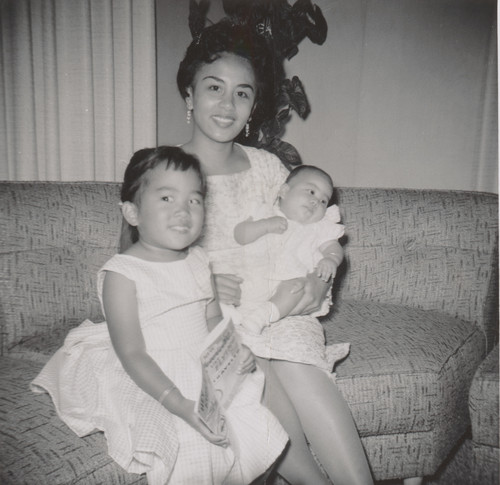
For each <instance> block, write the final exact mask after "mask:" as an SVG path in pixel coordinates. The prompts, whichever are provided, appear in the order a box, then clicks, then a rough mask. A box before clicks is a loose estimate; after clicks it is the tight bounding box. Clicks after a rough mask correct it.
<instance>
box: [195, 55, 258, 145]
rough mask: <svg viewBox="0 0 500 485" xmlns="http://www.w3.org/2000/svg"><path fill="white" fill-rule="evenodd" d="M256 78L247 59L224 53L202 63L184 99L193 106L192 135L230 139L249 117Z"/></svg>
mask: <svg viewBox="0 0 500 485" xmlns="http://www.w3.org/2000/svg"><path fill="white" fill-rule="evenodd" d="M256 91H257V88H256V81H255V75H254V72H253V69H252V66H251V64H250V62H249V61H247V60H246V59H244V58H242V57H238V56H236V55H234V54H229V53H224V54H222V56H221V57H220V58H219V59H217V60H216V61H214V62H212V63H211V64H204V65H203V66H202V67H201V68H200V70H199V71H198V72H197V73H196V76H195V78H194V81H193V85H192V86H191V87H189V88H188V93H189V95H188V97H187V98H186V103H187V106H188V108H189V109H192V110H193V120H194V130H195V131H194V136H199V135H200V134H202V135H204V136H206V137H207V138H209V139H211V140H214V141H217V142H230V141H232V140H234V138H236V136H238V134H239V133H240V132H241V130H242V129H243V127H244V126H245V124H246V122H247V121H248V119H249V117H250V115H251V113H252V109H253V106H254V103H255V97H256Z"/></svg>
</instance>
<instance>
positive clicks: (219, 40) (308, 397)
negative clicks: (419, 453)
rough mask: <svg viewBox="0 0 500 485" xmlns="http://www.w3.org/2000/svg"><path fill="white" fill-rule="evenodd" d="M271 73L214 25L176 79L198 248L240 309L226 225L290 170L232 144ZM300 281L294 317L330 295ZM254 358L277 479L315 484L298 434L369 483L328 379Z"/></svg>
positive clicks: (238, 39)
mask: <svg viewBox="0 0 500 485" xmlns="http://www.w3.org/2000/svg"><path fill="white" fill-rule="evenodd" d="M270 74H272V64H271V63H270V62H269V57H268V56H267V54H266V47H265V44H264V43H263V41H262V40H259V38H258V36H254V35H252V34H251V33H249V32H247V31H246V30H245V29H244V28H243V27H238V26H234V25H232V24H230V23H229V22H228V21H221V22H219V23H218V24H215V25H213V26H210V27H208V28H206V29H205V30H204V31H203V32H202V34H201V35H200V36H198V37H197V38H196V39H194V40H193V42H192V43H191V45H190V46H189V47H188V49H187V52H186V55H185V58H184V60H183V61H182V62H181V64H180V67H179V71H178V75H177V84H178V87H179V90H180V93H181V95H182V97H183V98H184V99H185V102H186V107H187V120H188V122H191V121H192V124H193V134H192V137H191V139H190V140H189V141H188V142H187V143H186V144H184V146H183V148H184V150H185V151H187V152H188V153H192V154H194V155H196V156H197V157H198V158H199V160H200V162H201V165H202V169H203V170H204V172H205V174H206V175H207V178H208V193H207V199H206V223H205V229H204V234H203V237H202V239H201V241H200V243H201V245H202V246H203V247H205V249H207V250H208V252H209V256H210V259H211V262H212V264H213V270H214V273H215V274H216V289H217V292H218V295H219V298H220V300H221V301H223V302H225V303H228V304H234V305H237V304H238V303H239V284H240V283H241V281H240V280H239V279H238V278H237V277H236V276H235V275H234V274H233V273H234V269H233V268H234V267H235V266H234V265H235V264H236V263H237V262H239V263H240V264H241V263H242V261H241V259H242V252H241V247H240V246H239V245H238V244H237V243H236V242H235V241H234V238H233V229H234V227H235V226H236V224H237V223H238V222H240V221H241V220H242V214H244V210H245V208H246V206H247V205H248V204H249V203H250V202H253V201H258V202H261V203H266V202H269V201H273V200H274V199H275V198H276V196H277V192H278V189H279V187H280V186H281V185H282V184H283V182H284V180H285V178H286V175H287V173H288V171H287V170H286V169H285V168H284V166H283V165H282V164H281V162H280V161H279V159H278V158H277V157H275V156H274V155H271V154H270V153H268V152H266V151H264V150H258V149H255V148H249V147H244V146H243V145H240V144H238V143H236V142H235V139H236V138H237V137H238V136H239V135H240V133H241V132H248V123H251V121H252V118H253V119H254V120H255V119H256V118H259V119H260V118H261V117H262V116H263V111H264V109H265V106H266V101H267V102H269V99H271V98H270V96H269V95H270V94H272V89H271V88H272V85H273V81H272V79H269V75H270ZM270 89H271V93H269V90H270ZM244 263H245V262H244V261H243V264H244ZM247 263H248V264H251V262H247ZM303 283H304V296H303V297H302V298H301V299H300V301H299V302H298V303H297V306H296V307H295V309H294V310H293V312H292V314H295V315H300V314H307V313H311V312H312V311H314V310H316V309H318V308H319V306H320V304H321V302H322V301H323V299H324V297H325V295H326V293H327V291H328V289H329V286H328V285H326V284H325V283H324V282H322V281H321V279H319V278H318V277H316V276H315V275H309V276H308V277H307V278H304V281H303ZM287 284H288V283H287V282H284V283H282V285H287ZM285 287H286V286H285ZM318 325H319V324H318ZM271 328H272V326H271V327H270V329H271ZM321 332H322V330H321ZM321 335H322V334H321ZM322 338H323V342H322V345H323V347H324V337H322ZM290 339H292V340H293V339H295V340H296V342H291V343H297V344H300V345H302V344H304V343H305V344H306V345H308V344H309V340H311V339H312V340H311V342H310V343H311V345H312V348H314V349H315V348H317V345H318V342H317V339H318V329H317V328H316V329H315V330H314V331H313V330H312V329H311V330H310V329H305V330H304V329H303V328H302V329H301V330H299V333H298V334H294V335H292V336H290ZM299 340H300V342H299ZM258 361H259V365H260V366H261V367H262V368H263V369H264V371H265V372H266V378H267V385H266V395H265V399H266V404H267V406H268V407H269V408H270V409H271V410H272V411H273V413H274V414H275V415H276V416H277V417H278V419H279V420H280V421H281V423H282V425H283V426H284V428H285V429H286V430H287V432H288V433H289V436H290V438H291V447H290V448H289V450H288V452H287V453H286V455H285V456H284V458H283V460H282V462H281V463H280V464H279V469H278V471H279V473H280V474H281V475H282V476H283V477H284V478H286V479H287V480H288V481H289V482H291V483H307V484H311V483H322V482H321V477H322V476H321V473H320V472H319V470H318V468H317V466H316V465H315V463H314V460H313V459H312V456H311V455H310V454H309V453H308V452H306V451H305V450H306V448H307V443H306V441H305V440H304V438H303V434H304V433H305V435H306V437H307V440H308V441H309V443H310V444H311V447H312V448H313V450H314V452H315V454H316V456H317V457H318V459H319V461H320V462H321V464H322V465H323V467H324V469H325V470H326V472H327V473H328V475H329V477H330V479H331V480H332V481H333V482H334V483H335V484H364V485H366V484H371V483H373V481H372V478H371V474H370V471H369V467H368V464H367V461H366V457H365V454H364V450H363V448H362V446H361V441H360V439H359V436H358V434H357V430H356V427H355V425H354V422H353V419H352V416H351V413H350V410H349V408H348V406H347V404H346V402H345V400H344V399H343V397H342V395H341V394H340V392H339V391H338V389H337V387H336V386H335V384H334V383H333V381H332V380H331V378H330V376H329V375H328V374H327V373H326V372H325V371H324V370H322V369H320V368H319V367H318V366H315V365H310V364H306V363H303V362H290V361H284V360H274V359H262V358H259V359H258ZM313 477H314V478H313ZM325 483H327V482H326V481H325Z"/></svg>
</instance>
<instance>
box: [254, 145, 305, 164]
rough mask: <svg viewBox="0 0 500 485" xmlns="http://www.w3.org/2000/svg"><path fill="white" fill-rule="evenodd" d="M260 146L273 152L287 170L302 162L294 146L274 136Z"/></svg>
mask: <svg viewBox="0 0 500 485" xmlns="http://www.w3.org/2000/svg"><path fill="white" fill-rule="evenodd" d="M260 148H264V149H266V150H267V151H268V152H271V153H274V154H275V155H276V156H277V157H278V158H279V159H280V160H281V161H282V162H283V164H284V165H285V166H286V167H287V168H288V169H289V170H292V169H293V168H294V167H296V166H297V165H301V164H302V159H301V158H300V155H299V152H298V151H297V150H296V149H295V147H294V146H293V145H291V144H290V143H287V142H286V141H283V140H281V139H279V138H274V139H273V140H271V142H270V143H268V144H267V145H266V146H261V147H260Z"/></svg>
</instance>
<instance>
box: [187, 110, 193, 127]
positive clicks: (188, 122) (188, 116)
mask: <svg viewBox="0 0 500 485" xmlns="http://www.w3.org/2000/svg"><path fill="white" fill-rule="evenodd" d="M191 111H192V110H191V109H189V108H188V109H187V113H186V122H187V124H188V125H189V124H190V123H191Z"/></svg>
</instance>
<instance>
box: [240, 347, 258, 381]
mask: <svg viewBox="0 0 500 485" xmlns="http://www.w3.org/2000/svg"><path fill="white" fill-rule="evenodd" d="M241 347H242V348H241V356H240V365H239V367H238V370H237V373H238V374H250V373H251V372H253V371H254V370H255V369H256V368H257V364H256V363H255V357H254V355H253V354H252V352H251V350H250V349H249V348H248V347H247V346H245V345H242V346H241Z"/></svg>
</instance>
